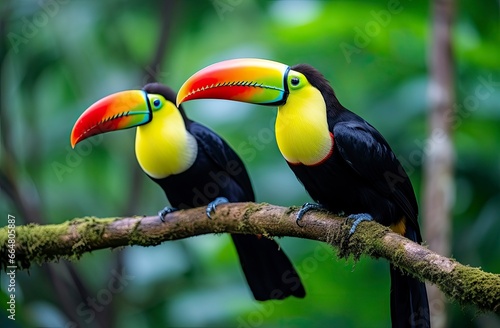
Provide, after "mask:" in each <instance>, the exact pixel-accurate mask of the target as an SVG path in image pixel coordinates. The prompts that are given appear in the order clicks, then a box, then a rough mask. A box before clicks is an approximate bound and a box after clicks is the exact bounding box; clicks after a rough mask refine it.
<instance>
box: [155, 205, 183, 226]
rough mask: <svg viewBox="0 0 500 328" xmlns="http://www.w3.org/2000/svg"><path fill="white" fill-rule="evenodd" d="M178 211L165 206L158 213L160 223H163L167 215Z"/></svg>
mask: <svg viewBox="0 0 500 328" xmlns="http://www.w3.org/2000/svg"><path fill="white" fill-rule="evenodd" d="M178 210H179V209H178V208H175V207H170V206H167V207H165V208H164V209H162V210H161V211H159V212H158V216H159V217H160V220H161V222H165V216H167V214H169V213H172V212H175V211H178Z"/></svg>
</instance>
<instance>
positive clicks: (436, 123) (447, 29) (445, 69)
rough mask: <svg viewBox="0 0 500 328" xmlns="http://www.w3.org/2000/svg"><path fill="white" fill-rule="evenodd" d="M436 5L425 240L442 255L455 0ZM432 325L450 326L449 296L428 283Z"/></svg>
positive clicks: (447, 215) (450, 192)
mask: <svg viewBox="0 0 500 328" xmlns="http://www.w3.org/2000/svg"><path fill="white" fill-rule="evenodd" d="M431 7H432V11H431V13H432V29H431V33H432V46H431V51H430V52H429V55H430V56H429V68H430V76H431V79H430V85H429V90H428V92H429V102H430V106H431V112H430V115H429V127H430V129H429V138H428V140H427V148H426V150H427V151H426V158H425V163H424V172H425V176H424V179H425V181H424V182H425V183H424V195H423V197H424V203H423V206H424V208H423V218H424V229H425V231H424V240H425V241H426V242H427V243H428V245H429V248H430V249H431V250H433V251H435V252H437V253H439V254H441V255H444V256H449V255H450V232H451V210H452V206H453V202H454V195H455V188H454V183H453V173H454V151H453V144H452V140H451V127H452V124H453V117H454V113H453V102H454V99H455V93H454V83H453V78H454V74H453V55H452V49H451V40H450V36H451V25H452V21H453V16H454V9H455V8H454V1H453V0H434V1H432V3H431ZM428 287H429V288H428V292H429V306H430V313H431V325H432V326H433V327H434V328H440V327H446V326H447V313H446V298H445V296H444V294H443V293H442V292H441V291H440V290H439V289H437V288H436V287H435V286H434V285H432V286H428Z"/></svg>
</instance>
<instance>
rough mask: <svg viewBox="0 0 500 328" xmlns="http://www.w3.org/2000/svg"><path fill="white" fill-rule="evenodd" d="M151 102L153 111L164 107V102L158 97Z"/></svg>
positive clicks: (154, 97)
mask: <svg viewBox="0 0 500 328" xmlns="http://www.w3.org/2000/svg"><path fill="white" fill-rule="evenodd" d="M150 101H151V109H152V110H153V111H156V110H158V109H160V108H162V107H163V101H162V100H161V98H159V97H158V96H153V97H152V98H151V100H150Z"/></svg>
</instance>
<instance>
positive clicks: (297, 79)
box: [288, 71, 307, 90]
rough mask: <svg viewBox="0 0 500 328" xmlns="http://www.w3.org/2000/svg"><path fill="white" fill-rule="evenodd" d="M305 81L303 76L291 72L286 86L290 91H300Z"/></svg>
mask: <svg viewBox="0 0 500 328" xmlns="http://www.w3.org/2000/svg"><path fill="white" fill-rule="evenodd" d="M306 81H307V79H306V78H305V77H304V75H302V74H301V73H299V72H294V71H292V72H290V75H289V76H288V86H289V87H290V89H294V90H297V89H300V88H302V87H303V86H304V85H305V82H306Z"/></svg>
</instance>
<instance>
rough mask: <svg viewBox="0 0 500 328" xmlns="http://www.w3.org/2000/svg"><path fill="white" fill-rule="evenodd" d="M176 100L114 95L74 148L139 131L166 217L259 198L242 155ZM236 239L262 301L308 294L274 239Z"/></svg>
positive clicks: (147, 90) (171, 95)
mask: <svg viewBox="0 0 500 328" xmlns="http://www.w3.org/2000/svg"><path fill="white" fill-rule="evenodd" d="M175 100H176V94H175V92H174V91H173V90H172V89H170V88H169V87H166V86H164V85H162V84H159V83H150V84H147V85H146V86H144V88H143V89H142V90H128V91H122V92H118V93H115V94H112V95H109V96H107V97H105V98H103V99H101V100H99V101H97V102H96V103H94V104H93V105H91V106H90V107H89V108H88V109H87V110H85V111H84V112H83V114H82V115H81V116H80V118H78V120H77V121H76V123H75V125H74V127H73V130H72V131H71V146H72V147H73V148H74V147H75V145H76V144H77V143H78V142H80V141H82V140H84V139H86V138H88V137H90V136H93V135H96V134H100V133H104V132H108V131H115V130H121V129H127V128H132V127H137V132H136V138H135V154H136V157H137V161H138V162H139V165H140V167H141V168H142V170H143V171H144V172H145V173H146V174H147V175H148V176H149V177H150V178H151V179H152V180H153V181H154V182H156V183H157V184H158V185H159V186H160V187H161V188H162V189H163V191H164V192H165V195H166V196H167V198H168V200H169V202H170V206H171V207H166V208H164V209H163V210H161V211H160V212H159V215H160V218H161V219H162V220H164V219H165V216H166V214H168V213H170V212H172V211H175V210H177V209H185V208H193V207H198V206H207V211H206V212H207V216H208V217H209V218H210V217H211V214H212V213H213V212H214V211H215V209H216V206H217V205H218V204H221V203H224V202H228V201H229V202H253V201H255V197H254V192H253V188H252V184H251V182H250V178H249V176H248V173H247V170H246V169H245V166H244V164H243V162H242V161H241V159H240V158H239V157H238V155H237V154H236V153H235V152H234V151H233V149H231V147H230V146H229V145H228V144H227V143H226V142H225V141H224V140H223V139H222V138H221V137H220V136H218V135H217V134H216V133H215V132H213V131H212V130H210V129H208V128H207V127H205V126H203V125H201V124H199V123H197V122H194V121H192V120H190V119H189V118H188V117H187V116H186V114H185V112H184V110H183V108H182V107H179V108H177V107H176V105H175ZM231 237H232V240H233V242H234V245H235V247H236V251H237V254H238V256H239V259H240V263H241V267H242V270H243V273H244V275H245V277H246V280H247V282H248V285H249V287H250V290H251V291H252V293H253V296H254V297H255V299H256V300H259V301H265V300H269V299H284V298H286V297H288V296H291V295H293V296H295V297H299V298H303V297H304V296H305V290H304V286H303V285H302V282H301V280H300V278H299V276H298V274H297V272H296V270H295V269H294V267H293V265H292V263H291V262H290V260H289V259H288V257H287V256H286V254H285V253H284V252H283V250H282V249H281V248H280V247H279V246H278V244H277V243H276V242H275V241H274V240H272V239H269V238H266V237H263V236H260V235H245V234H232V235H231Z"/></svg>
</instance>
